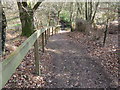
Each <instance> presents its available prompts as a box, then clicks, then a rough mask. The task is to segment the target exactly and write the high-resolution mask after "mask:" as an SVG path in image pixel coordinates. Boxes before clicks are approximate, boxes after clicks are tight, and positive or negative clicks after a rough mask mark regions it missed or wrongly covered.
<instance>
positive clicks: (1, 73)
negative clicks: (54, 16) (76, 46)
mask: <svg viewBox="0 0 120 90" xmlns="http://www.w3.org/2000/svg"><path fill="white" fill-rule="evenodd" d="M52 27H53V26H51V27H47V28H44V29H41V30H37V31H36V32H34V33H33V34H32V35H31V36H30V37H29V38H28V39H27V40H26V41H25V42H24V43H23V44H21V45H20V46H19V47H18V48H17V50H16V51H14V52H13V53H12V54H11V55H10V56H9V57H8V58H7V59H5V60H3V61H2V62H0V89H2V87H4V86H5V84H6V83H7V81H8V80H9V79H10V77H11V76H12V75H13V73H14V72H15V71H16V68H17V67H18V66H19V65H20V63H21V61H22V60H23V59H24V57H25V56H26V54H27V53H28V51H29V50H30V49H31V48H32V47H33V45H34V48H35V49H34V50H35V53H37V56H38V45H37V44H38V43H37V42H36V41H37V39H38V38H39V37H40V35H42V34H43V33H44V32H45V31H47V30H49V29H50V28H52ZM57 27H59V26H56V28H57ZM48 36H49V35H48ZM43 37H44V36H43ZM37 56H35V60H37V61H36V62H39V61H38V57H37ZM36 68H37V69H36V70H38V69H39V68H38V64H37V66H36ZM36 72H37V74H39V71H36Z"/></svg>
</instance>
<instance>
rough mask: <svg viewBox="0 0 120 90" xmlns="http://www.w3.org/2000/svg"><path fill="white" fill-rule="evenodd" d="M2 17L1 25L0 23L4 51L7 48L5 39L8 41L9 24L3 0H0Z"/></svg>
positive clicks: (0, 14)
mask: <svg viewBox="0 0 120 90" xmlns="http://www.w3.org/2000/svg"><path fill="white" fill-rule="evenodd" d="M0 9H1V11H0V16H1V17H0V19H1V21H2V22H1V25H0V28H1V32H0V35H1V44H2V52H4V50H5V41H6V26H7V21H6V16H5V12H4V10H3V7H2V4H1V1H0Z"/></svg>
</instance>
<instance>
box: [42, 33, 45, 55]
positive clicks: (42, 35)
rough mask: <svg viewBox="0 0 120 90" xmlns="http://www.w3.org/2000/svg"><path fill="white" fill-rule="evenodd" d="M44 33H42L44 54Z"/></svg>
mask: <svg viewBox="0 0 120 90" xmlns="http://www.w3.org/2000/svg"><path fill="white" fill-rule="evenodd" d="M44 46H45V45H44V33H42V52H43V53H44V51H45V50H44Z"/></svg>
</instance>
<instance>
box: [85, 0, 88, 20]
mask: <svg viewBox="0 0 120 90" xmlns="http://www.w3.org/2000/svg"><path fill="white" fill-rule="evenodd" d="M85 18H86V20H88V5H87V0H86V2H85Z"/></svg>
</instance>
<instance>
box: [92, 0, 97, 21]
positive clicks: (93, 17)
mask: <svg viewBox="0 0 120 90" xmlns="http://www.w3.org/2000/svg"><path fill="white" fill-rule="evenodd" d="M98 5H99V2H97V4H96V7H95V12H94V13H93V16H92V19H91V22H92V23H93V22H94V18H95V15H96V12H97V8H98Z"/></svg>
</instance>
